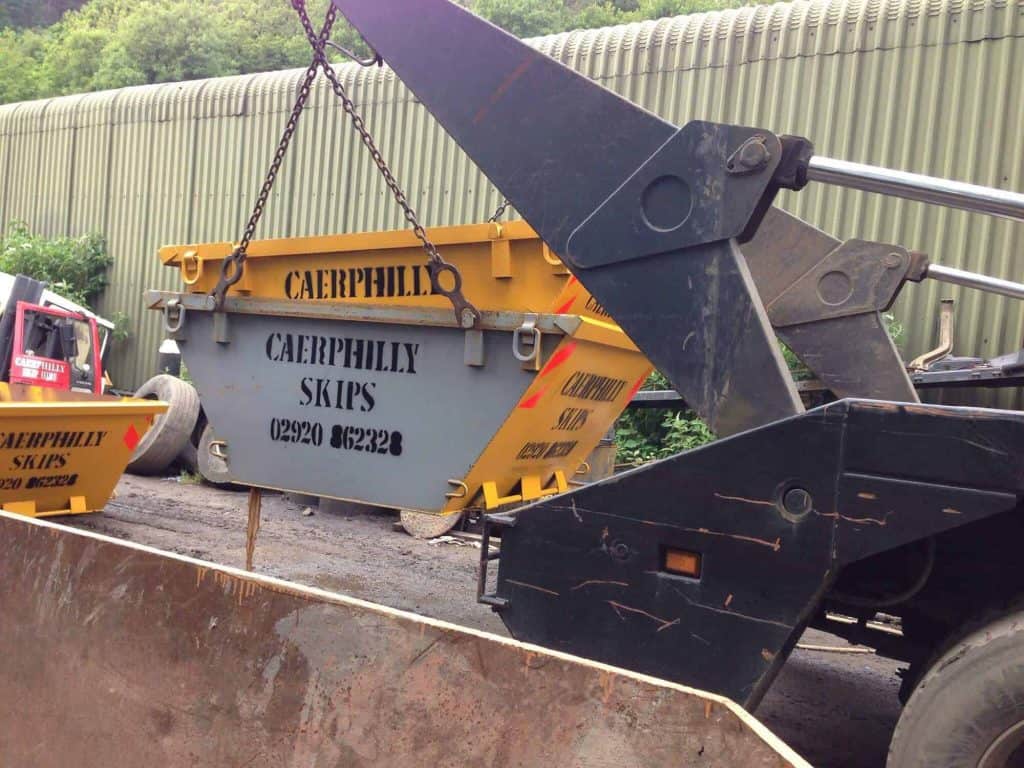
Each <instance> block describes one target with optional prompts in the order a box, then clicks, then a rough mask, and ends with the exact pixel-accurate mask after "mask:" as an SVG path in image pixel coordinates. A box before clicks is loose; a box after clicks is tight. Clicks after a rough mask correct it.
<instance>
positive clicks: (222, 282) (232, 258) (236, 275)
mask: <svg viewBox="0 0 1024 768" xmlns="http://www.w3.org/2000/svg"><path fill="white" fill-rule="evenodd" d="M332 8H333V6H332ZM334 19H335V15H334V14H328V17H327V18H326V19H325V20H324V25H323V27H322V28H321V29H320V35H319V38H318V39H320V40H324V41H326V40H327V38H328V37H330V34H331V28H332V27H333V26H334ZM318 67H319V59H318V57H317V56H316V55H314V56H313V61H311V62H310V64H309V67H307V69H306V73H305V74H304V75H303V77H302V83H301V84H300V86H299V95H298V97H297V98H296V99H295V104H294V105H293V106H292V111H291V114H290V115H289V116H288V122H287V123H286V124H285V128H284V131H283V132H282V134H281V138H280V140H279V141H278V142H277V149H276V150H275V151H274V159H273V160H272V161H271V163H270V168H269V170H268V171H267V175H266V177H265V178H264V180H263V186H262V187H260V192H259V194H258V195H257V196H256V203H255V205H253V209H252V213H251V214H250V215H249V221H248V222H247V223H246V225H245V230H244V231H243V232H242V239H241V240H239V242H238V245H237V246H236V247H235V249H234V250H233V251H232V252H231V253H230V254H229V255H228V256H226V257H225V258H224V261H222V262H221V265H220V279H219V280H218V281H217V285H216V286H215V287H214V289H213V291H212V292H211V295H212V296H213V298H214V304H215V306H216V308H217V309H220V308H221V307H222V306H223V304H224V296H225V294H227V291H228V289H229V288H230V287H231V286H233V285H235V284H236V283H237V282H238V281H239V280H241V279H242V273H243V271H244V269H245V266H244V265H245V260H246V258H247V257H248V249H249V243H250V242H251V241H252V238H253V237H254V236H255V234H256V226H257V225H258V224H259V221H260V218H262V216H263V209H264V208H265V207H266V204H267V199H268V198H269V197H270V192H271V190H272V189H273V187H274V182H275V181H276V180H277V173H278V171H279V170H280V169H281V163H282V162H283V161H284V156H285V154H286V153H287V152H288V146H289V144H290V143H291V140H292V136H293V135H294V134H295V129H296V127H297V126H298V124H299V117H301V116H302V110H303V108H304V107H305V106H306V101H307V100H308V99H309V94H310V91H311V89H312V86H313V81H314V80H315V79H316V73H317V69H318Z"/></svg>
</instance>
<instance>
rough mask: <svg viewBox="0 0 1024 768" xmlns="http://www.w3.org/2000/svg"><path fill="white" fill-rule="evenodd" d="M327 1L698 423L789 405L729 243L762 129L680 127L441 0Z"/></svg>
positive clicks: (790, 390)
mask: <svg viewBox="0 0 1024 768" xmlns="http://www.w3.org/2000/svg"><path fill="white" fill-rule="evenodd" d="M334 4H335V5H336V6H337V7H338V9H339V10H340V11H341V12H342V13H343V14H344V15H345V16H346V17H347V18H348V20H349V21H351V22H352V24H353V25H355V27H356V28H357V29H358V30H359V31H360V32H361V33H362V35H363V37H365V38H366V40H367V42H368V43H369V44H370V45H372V46H373V48H374V49H375V50H376V51H378V52H379V53H380V54H381V56H382V57H383V58H384V60H385V61H386V62H387V63H388V65H389V66H391V67H392V68H393V69H394V71H395V72H396V74H397V75H398V76H399V78H401V80H402V81H403V82H404V83H405V84H406V85H407V86H408V87H409V89H410V90H411V91H412V92H413V93H414V94H415V95H416V97H417V98H418V99H419V100H420V101H422V102H423V104H424V105H425V106H426V108H427V109H428V110H430V112H431V113H432V114H433V115H434V117H436V118H437V119H438V121H439V122H440V123H441V124H442V125H443V126H444V128H445V129H446V130H447V131H448V133H449V134H451V136H452V137H453V138H454V139H455V140H456V141H457V142H458V143H459V144H460V145H461V146H462V148H463V149H464V150H465V151H466V153H467V154H468V155H469V156H470V157H471V158H472V159H473V161H474V162H475V163H476V164H477V165H478V166H479V167H480V168H481V169H482V170H483V172H484V173H485V174H486V175H487V176H488V178H490V180H491V181H492V182H493V183H494V184H495V185H496V186H497V187H498V189H499V190H501V192H502V193H503V194H504V195H505V196H506V197H507V198H508V199H509V200H510V201H511V202H512V204H513V205H514V206H515V207H516V209H517V210H518V211H519V212H520V213H522V215H523V217H524V218H525V219H526V220H527V221H528V222H529V223H530V224H531V225H532V226H533V228H534V229H535V230H536V231H537V233H538V234H539V235H540V236H541V237H542V238H543V239H544V240H545V242H547V244H548V245H549V246H550V247H551V248H552V249H553V250H554V251H555V252H556V253H559V254H561V255H563V256H564V257H565V258H566V260H567V261H568V265H569V267H570V269H571V270H572V271H573V273H574V274H575V275H576V276H577V277H578V278H579V279H580V281H581V282H582V283H583V284H584V286H586V288H587V289H588V290H589V291H590V292H591V293H592V294H593V295H594V297H595V298H596V299H597V300H598V301H599V302H601V304H602V305H603V306H604V307H605V309H607V310H608V312H609V313H610V314H611V316H612V317H613V318H615V320H616V321H617V322H618V323H619V324H620V325H621V326H622V328H623V330H625V331H626V332H627V333H628V334H629V336H630V337H631V338H632V339H633V341H634V342H635V343H636V344H637V346H638V347H640V349H641V350H642V351H643V352H644V353H645V354H646V355H647V356H648V357H649V358H650V360H651V362H653V363H654V364H655V365H656V366H657V367H658V368H659V369H661V370H662V371H663V372H664V373H665V374H666V375H667V376H668V377H669V379H670V380H671V381H672V383H673V384H674V385H675V386H676V388H677V389H678V390H679V391H680V393H681V394H682V395H683V396H684V397H685V398H686V400H687V402H688V403H689V404H690V405H691V406H692V407H693V408H694V409H695V410H696V411H697V412H698V413H699V414H700V415H701V416H702V417H703V418H704V419H705V420H706V421H707V422H708V423H709V425H710V426H711V427H712V429H714V430H715V431H716V432H717V433H718V434H719V435H726V434H732V433H734V432H738V431H742V430H743V429H748V428H750V427H753V426H757V425H760V424H764V423H767V422H771V421H774V420H776V419H780V418H784V417H786V416H791V415H794V414H796V413H799V412H800V411H801V410H802V407H801V405H800V401H799V398H798V396H797V393H796V389H795V387H794V386H793V383H792V381H791V379H790V377H789V374H788V371H787V370H786V366H785V363H784V361H783V360H782V357H781V355H780V353H779V350H778V345H777V344H776V341H775V336H774V334H773V333H772V331H771V327H770V325H769V323H768V319H767V316H766V314H765V311H764V308H763V306H762V305H761V302H760V301H759V299H758V298H757V293H756V290H755V289H754V287H753V282H752V280H751V277H750V274H749V271H748V270H747V267H746V264H745V263H744V259H743V256H742V254H741V253H740V251H739V250H738V248H737V247H736V245H735V241H734V240H733V238H734V237H735V236H736V235H737V234H739V233H740V232H742V231H743V230H744V229H745V228H746V227H747V225H748V223H749V222H750V219H751V217H752V215H753V214H754V212H755V211H756V210H758V206H759V204H760V203H761V202H762V198H763V197H764V194H765V190H766V188H767V187H768V185H769V182H770V180H771V176H772V172H773V171H774V169H775V167H776V166H777V165H778V163H779V160H780V158H781V150H780V146H779V140H778V138H777V137H775V136H774V135H772V134H771V133H770V132H768V131H761V130H756V129H751V128H742V127H737V126H727V125H717V124H711V123H699V122H698V123H691V124H689V125H688V126H685V127H684V128H682V129H681V130H680V129H679V128H678V127H677V126H675V125H672V124H671V123H668V122H666V121H664V120H661V119H660V118H658V117H656V116H655V115H652V114H651V113H649V112H647V111H645V110H643V109H641V108H640V107H638V106H637V105H635V104H633V103H631V102H629V101H627V100H625V99H623V98H621V97H619V96H616V95H615V94H613V93H612V92H611V91H608V90H606V89H605V88H602V87H601V86H599V85H597V84H595V83H593V82H591V81H590V80H588V79H587V78H585V77H583V76H581V75H579V74H577V73H576V72H573V71H572V70H570V69H568V68H566V67H564V66H562V65H561V64H559V63H558V62H556V61H555V60H553V59H551V58H549V57H547V56H545V55H544V54H542V53H539V52H538V51H536V50H534V49H533V48H530V47H529V46H527V45H525V44H523V43H522V42H521V41H519V40H518V39H516V38H515V37H513V36H512V35H509V34H508V33H506V32H504V31H502V30H501V29H499V28H498V27H495V26H494V25H492V24H490V23H488V22H486V21H484V20H483V19H480V18H478V17H477V16H475V15H473V14H472V13H470V12H469V11H467V10H465V9H464V8H461V7H459V6H457V5H454V4H452V3H450V2H448V0H334ZM413 20H414V22H413Z"/></svg>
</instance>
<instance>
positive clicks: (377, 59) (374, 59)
mask: <svg viewBox="0 0 1024 768" xmlns="http://www.w3.org/2000/svg"><path fill="white" fill-rule="evenodd" d="M363 42H364V43H365V42H366V40H365V39H364V40H363ZM324 45H326V46H327V47H328V48H333V49H334V50H336V51H338V52H339V53H341V54H342V55H343V56H345V57H346V58H349V59H352V61H354V62H355V63H356V64H359V65H360V66H362V67H372V66H373V65H375V64H376V65H377V66H378V67H383V66H384V59H383V58H381V55H380V54H379V53H377V51H375V50H374V49H373V46H371V45H370V44H369V43H366V47H367V48H369V49H370V53H372V54H373V56H371V57H370V58H368V59H364V58H362V57H360V56H359V54H357V53H356V52H355V51H350V50H349V49H348V48H346V47H345V46H343V45H338V43H336V42H334V41H333V40H325V41H324Z"/></svg>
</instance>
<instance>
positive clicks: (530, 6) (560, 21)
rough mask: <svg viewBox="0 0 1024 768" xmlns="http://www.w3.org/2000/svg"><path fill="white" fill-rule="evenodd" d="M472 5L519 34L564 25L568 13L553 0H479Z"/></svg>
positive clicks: (543, 32)
mask: <svg viewBox="0 0 1024 768" xmlns="http://www.w3.org/2000/svg"><path fill="white" fill-rule="evenodd" d="M470 7H471V8H472V9H473V11H475V12H476V13H478V14H480V15H481V16H483V17H484V18H486V19H488V20H490V21H492V22H494V23H495V24H497V25H498V26H499V27H502V28H503V29H506V30H508V31H509V32H511V33H512V34H513V35H516V36H518V37H535V36H537V35H547V34H550V33H552V32H556V31H559V30H561V29H565V27H566V21H567V16H568V14H567V12H566V9H565V7H564V6H562V5H561V4H560V3H558V2H551V0H477V1H476V3H475V4H472V5H471V6H470Z"/></svg>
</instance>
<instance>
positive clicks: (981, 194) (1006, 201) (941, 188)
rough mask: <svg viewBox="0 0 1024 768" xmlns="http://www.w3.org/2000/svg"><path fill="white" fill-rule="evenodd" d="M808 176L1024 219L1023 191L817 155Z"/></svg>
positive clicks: (936, 203) (871, 190)
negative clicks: (1012, 190) (983, 185)
mask: <svg viewBox="0 0 1024 768" xmlns="http://www.w3.org/2000/svg"><path fill="white" fill-rule="evenodd" d="M807 178H808V180H809V181H820V182H822V183H824V184H832V185H835V186H839V187H849V188H850V189H860V190H864V191H866V192H880V193H882V194H886V195H893V196H895V197H903V198H906V199H907V200H916V201H918V202H922V203H931V204H933V205H944V206H947V207H949V208H958V209H960V210H963V211H972V212H974V213H986V214H989V215H990V216H1001V217H1003V218H1007V219H1016V220H1018V221H1024V194H1021V193H1019V192H1009V191H1007V190H1003V189H993V188H992V187H982V186H979V185H977V184H965V183H963V182H960V181H950V180H948V179H939V178H935V177H934V176H923V175H921V174H918V173H907V172H906V171H894V170H891V169H889V168H878V167H876V166H873V165H863V164H861V163H850V162H847V161H845V160H833V159H832V158H829V157H819V156H817V155H816V156H814V157H812V158H811V160H810V163H809V165H808V168H807Z"/></svg>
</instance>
